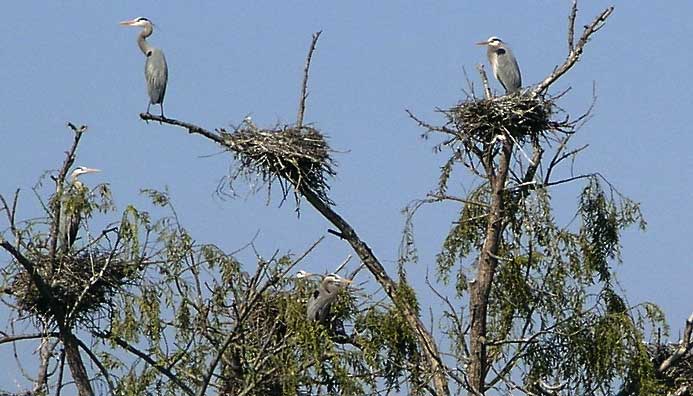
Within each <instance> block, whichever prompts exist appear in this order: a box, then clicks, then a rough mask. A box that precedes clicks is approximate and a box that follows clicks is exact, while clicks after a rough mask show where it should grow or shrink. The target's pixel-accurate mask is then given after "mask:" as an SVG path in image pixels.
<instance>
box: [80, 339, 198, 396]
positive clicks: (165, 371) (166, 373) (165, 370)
mask: <svg viewBox="0 0 693 396" xmlns="http://www.w3.org/2000/svg"><path fill="white" fill-rule="evenodd" d="M92 333H93V334H94V335H95V336H97V337H99V338H104V339H108V340H111V341H113V342H115V343H116V344H117V345H118V346H120V347H121V348H123V349H125V350H126V351H128V352H130V353H132V354H133V355H135V356H137V357H139V358H140V359H142V360H144V361H145V362H147V364H149V365H150V366H152V367H153V368H154V369H156V370H157V371H158V372H160V373H161V374H163V375H164V376H166V378H168V379H169V380H171V382H173V383H174V384H176V385H177V386H178V387H179V388H180V389H181V390H182V391H183V392H185V393H186V394H188V395H190V396H193V395H194V394H195V393H194V392H193V391H192V389H190V388H189V387H188V386H187V385H186V384H185V383H184V382H183V381H181V380H180V378H178V377H177V376H176V375H175V374H173V373H172V372H171V370H169V369H168V368H166V366H164V365H163V364H161V363H158V362H156V361H154V359H152V358H151V357H150V356H149V355H147V354H146V353H144V352H142V351H140V350H139V349H137V348H135V347H134V346H132V345H130V344H128V343H127V342H126V341H125V340H123V339H121V338H120V337H117V336H114V335H112V334H109V333H102V332H98V331H95V332H92Z"/></svg>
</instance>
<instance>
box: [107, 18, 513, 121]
mask: <svg viewBox="0 0 693 396" xmlns="http://www.w3.org/2000/svg"><path fill="white" fill-rule="evenodd" d="M120 24H121V25H122V26H134V27H141V28H142V32H141V33H140V35H139V36H138V38H137V45H138V46H139V47H140V50H142V53H143V54H144V56H146V57H147V60H146V61H145V63H144V77H145V79H146V81H147V93H148V94H149V104H148V105H147V113H149V107H150V106H151V105H157V104H158V105H159V106H161V116H162V117H163V116H164V95H165V94H166V83H167V82H168V66H167V65H166V57H165V56H164V53H163V51H161V50H160V49H158V48H154V47H152V46H151V45H149V43H147V40H146V39H147V37H149V36H151V35H152V33H153V32H154V25H153V24H152V21H150V20H149V19H147V18H144V17H139V18H135V19H132V20H129V21H123V22H120ZM477 44H478V45H486V46H487V55H488V61H489V63H490V64H491V69H492V70H493V76H494V77H496V79H497V80H498V81H499V82H500V83H501V85H503V88H505V92H506V93H507V94H512V93H515V92H518V91H519V90H520V87H521V86H522V77H521V76H520V68H519V66H518V65H517V60H516V59H515V56H514V55H513V53H512V51H511V50H510V47H508V45H507V44H505V43H504V42H503V40H501V39H499V38H498V37H495V36H494V37H490V38H489V39H488V40H486V41H482V42H480V43H477Z"/></svg>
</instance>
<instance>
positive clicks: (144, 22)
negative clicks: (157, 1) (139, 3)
mask: <svg viewBox="0 0 693 396" xmlns="http://www.w3.org/2000/svg"><path fill="white" fill-rule="evenodd" d="M120 25H121V26H134V27H145V26H154V24H153V23H152V21H150V20H149V19H147V18H145V17H138V18H135V19H131V20H129V21H122V22H120Z"/></svg>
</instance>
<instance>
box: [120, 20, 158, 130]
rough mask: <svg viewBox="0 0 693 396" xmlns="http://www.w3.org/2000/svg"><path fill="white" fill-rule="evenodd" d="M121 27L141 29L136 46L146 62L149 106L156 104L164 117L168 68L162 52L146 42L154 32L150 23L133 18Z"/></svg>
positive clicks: (145, 72) (124, 22) (122, 23)
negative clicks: (145, 58)
mask: <svg viewBox="0 0 693 396" xmlns="http://www.w3.org/2000/svg"><path fill="white" fill-rule="evenodd" d="M120 24H121V25H122V26H135V27H141V28H142V32H141V33H140V35H139V37H138V38H137V45H139V47H140V49H141V50H142V53H143V54H144V56H146V57H147V60H146V61H145V62H144V77H145V79H146V80H147V93H148V94H149V104H148V105H147V114H149V106H151V105H153V104H158V105H160V106H161V116H162V117H163V116H164V95H165V94H166V83H167V82H168V66H167V65H166V57H165V56H164V53H163V51H161V50H160V49H158V48H154V47H152V46H151V45H149V43H148V42H147V40H146V38H147V37H149V36H151V35H152V32H154V25H153V24H152V22H151V21H150V20H149V19H147V18H143V17H139V18H135V19H133V20H130V21H123V22H120Z"/></svg>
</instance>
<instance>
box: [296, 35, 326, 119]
mask: <svg viewBox="0 0 693 396" xmlns="http://www.w3.org/2000/svg"><path fill="white" fill-rule="evenodd" d="M320 34H322V30H320V31H318V32H315V33H313V41H312V42H311V43H310V49H309V50H308V56H307V57H306V66H305V67H304V68H303V84H301V97H300V98H299V101H298V116H297V117H296V128H298V129H301V127H302V126H303V115H304V114H305V112H306V99H308V71H309V70H310V61H311V60H312V59H313V52H314V51H315V46H316V44H317V43H318V39H319V38H320Z"/></svg>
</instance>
